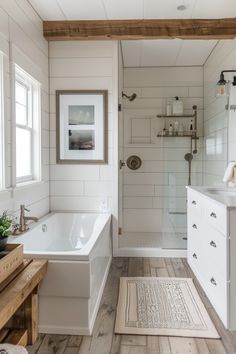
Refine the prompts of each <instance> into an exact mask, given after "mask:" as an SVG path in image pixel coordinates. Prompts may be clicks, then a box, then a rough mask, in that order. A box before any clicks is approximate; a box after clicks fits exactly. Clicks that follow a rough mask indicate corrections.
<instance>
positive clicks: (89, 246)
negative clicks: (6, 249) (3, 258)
mask: <svg viewBox="0 0 236 354" xmlns="http://www.w3.org/2000/svg"><path fill="white" fill-rule="evenodd" d="M9 242H12V243H23V244H24V254H25V257H28V258H46V259H48V260H49V264H48V272H47V274H46V276H45V278H44V280H43V282H42V284H41V286H40V290H39V331H40V332H41V333H55V334H80V335H90V334H91V333H92V330H93V325H94V322H95V319H96V315H97V311H98V308H99V304H100V300H101V296H102V293H103V289H104V286H105V282H106V279H107V275H108V271H109V267H110V262H111V257H112V251H111V216H110V215H109V214H92V213H91V214H88V213H86V214H83V213H51V214H49V215H48V216H46V217H44V218H42V219H41V220H40V221H39V222H38V223H37V224H34V225H32V228H31V230H29V231H27V232H26V233H25V234H23V235H20V236H14V237H11V238H10V241H9Z"/></svg>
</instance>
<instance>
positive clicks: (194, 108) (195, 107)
mask: <svg viewBox="0 0 236 354" xmlns="http://www.w3.org/2000/svg"><path fill="white" fill-rule="evenodd" d="M193 111H194V113H192V114H180V115H177V114H172V115H170V116H168V115H166V114H157V118H197V106H196V105H194V106H193Z"/></svg>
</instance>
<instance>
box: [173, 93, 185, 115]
mask: <svg viewBox="0 0 236 354" xmlns="http://www.w3.org/2000/svg"><path fill="white" fill-rule="evenodd" d="M183 112H184V108H183V102H182V101H180V100H179V97H178V96H176V97H175V101H174V102H173V114H174V115H176V116H181V114H183Z"/></svg>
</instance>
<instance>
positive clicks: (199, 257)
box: [188, 187, 236, 330]
mask: <svg viewBox="0 0 236 354" xmlns="http://www.w3.org/2000/svg"><path fill="white" fill-rule="evenodd" d="M188 263H189V265H190V267H191V268H192V270H193V272H194V274H195V275H196V277H197V279H198V280H199V282H200V284H201V286H202V287H203V289H204V291H205V292H206V295H207V297H208V298H209V300H210V301H211V303H212V305H213V307H214V308H215V310H216V312H217V313H218V315H219V317H220V318H221V320H222V322H223V323H224V325H225V327H226V328H228V329H231V330H236V208H235V207H229V206H228V205H227V204H224V203H220V202H219V201H217V200H215V199H214V198H212V199H211V198H210V197H209V195H208V196H206V195H204V193H203V192H202V193H201V192H199V191H196V190H194V188H190V187H188Z"/></svg>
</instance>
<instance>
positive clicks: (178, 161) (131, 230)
mask: <svg viewBox="0 0 236 354" xmlns="http://www.w3.org/2000/svg"><path fill="white" fill-rule="evenodd" d="M176 119H178V120H179V121H180V120H181V121H182V122H183V123H182V124H183V125H184V126H185V127H188V126H189V122H190V119H192V120H193V121H194V129H193V130H192V131H187V129H185V133H184V135H183V136H179V135H177V134H176V135H175V134H173V135H172V136H168V134H166V135H165V136H163V135H162V131H163V128H164V127H165V128H166V127H168V126H169V125H170V124H173V125H174V122H175V120H176ZM147 122H148V124H147ZM146 126H148V128H149V133H148V132H147V133H146V137H145V139H144V137H142V136H141V134H143V135H144V129H145V128H146ZM138 134H139V135H138ZM148 134H149V136H148ZM197 135H198V134H197V107H196V106H194V107H193V111H190V112H189V113H188V114H185V115H183V116H179V117H178V118H176V116H168V117H167V116H164V115H157V116H154V117H153V116H143V115H142V116H141V117H139V116H137V114H136V115H135V118H134V117H132V116H131V115H130V116H128V118H127V115H126V120H125V121H124V145H123V159H122V160H121V162H120V168H121V178H122V195H123V197H122V201H121V202H122V225H120V235H119V247H120V248H129V249H150V248H152V249H171V250H178V249H186V246H187V214H186V185H189V184H193V185H199V184H201V183H202V148H201V139H199V138H198V136H197ZM138 159H139V160H140V161H141V163H140V161H138ZM130 161H133V165H130V164H129V162H130Z"/></svg>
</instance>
